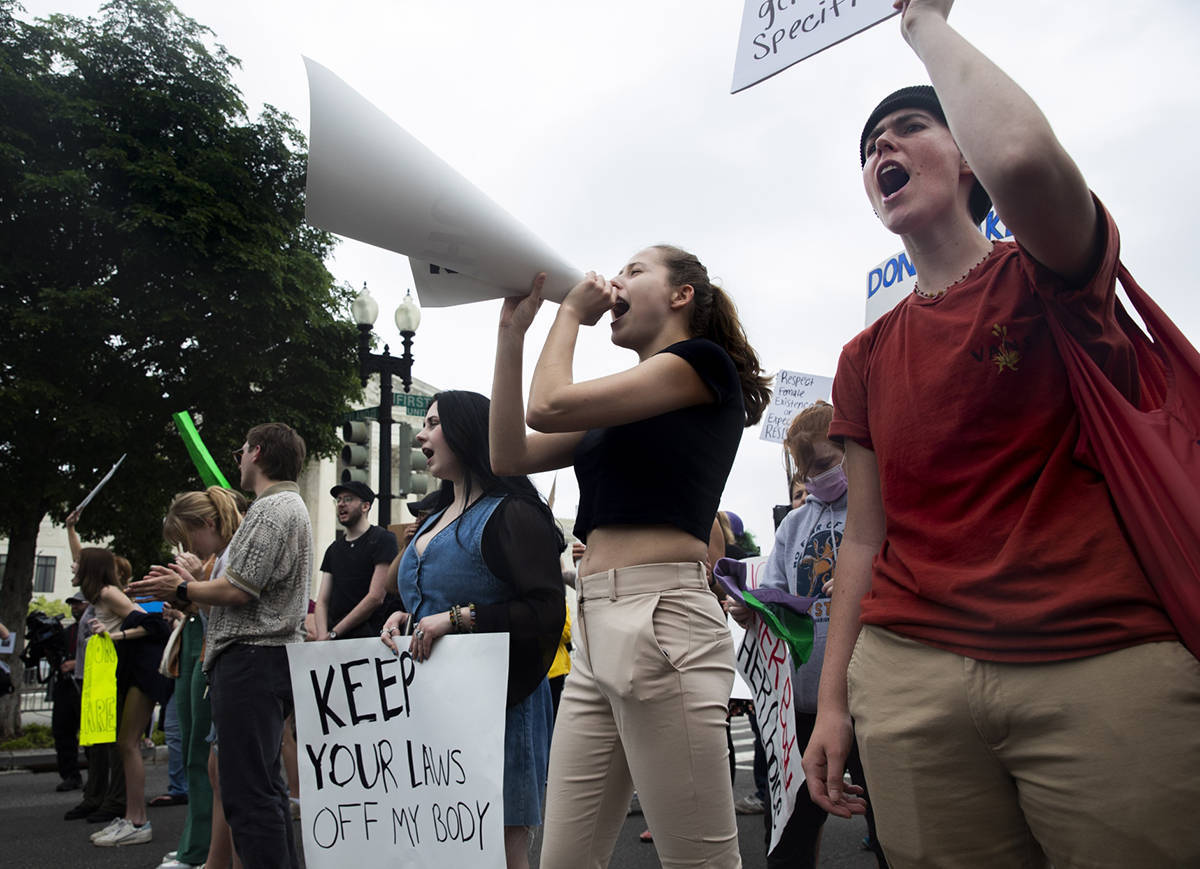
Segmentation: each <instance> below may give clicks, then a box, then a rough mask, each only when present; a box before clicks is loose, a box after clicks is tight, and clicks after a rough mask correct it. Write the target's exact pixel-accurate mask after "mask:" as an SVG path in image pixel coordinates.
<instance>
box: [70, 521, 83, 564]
mask: <svg viewBox="0 0 1200 869" xmlns="http://www.w3.org/2000/svg"><path fill="white" fill-rule="evenodd" d="M67 546H68V547H69V548H70V550H71V560H72V561H76V562H77V561H79V553H81V552H83V543H81V542H80V540H79V533H78V532H77V531H76V530H75V526H74V525H68V526H67Z"/></svg>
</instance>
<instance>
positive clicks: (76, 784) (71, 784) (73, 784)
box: [55, 778, 83, 794]
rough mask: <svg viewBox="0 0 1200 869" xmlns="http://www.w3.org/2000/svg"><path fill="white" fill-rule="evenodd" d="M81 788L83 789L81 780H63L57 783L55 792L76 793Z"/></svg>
mask: <svg viewBox="0 0 1200 869" xmlns="http://www.w3.org/2000/svg"><path fill="white" fill-rule="evenodd" d="M81 787H83V780H82V779H77V778H65V779H63V780H62V781H60V782H59V783H58V787H56V788H55V790H56V791H58V792H59V793H60V794H61V793H63V792H64V791H77V790H79V789H80V788H81Z"/></svg>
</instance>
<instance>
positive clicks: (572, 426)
mask: <svg viewBox="0 0 1200 869" xmlns="http://www.w3.org/2000/svg"><path fill="white" fill-rule="evenodd" d="M611 307H612V291H611V289H610V288H609V286H608V283H607V282H606V281H605V280H604V278H603V277H602V276H600V275H596V274H594V273H592V272H589V273H588V276H587V277H586V278H584V280H583V281H582V282H581V283H580V284H578V285H577V286H576V287H575V288H574V289H572V290H571V292H570V294H568V296H567V298H566V299H564V300H563V303H562V304H561V305H560V306H559V308H558V313H557V315H556V316H555V318H554V325H553V326H551V327H550V334H549V335H548V336H546V345H545V347H543V348H542V355H541V356H540V357H538V362H537V367H536V368H535V369H534V372H533V383H532V384H531V386H530V389H529V412H528V414H527V417H526V421H527V422H528V423H529V425H530V426H531V427H532V428H534V429H536V430H537V431H539V432H578V431H586V430H588V429H592V428H601V427H604V426H612V425H623V424H625V423H629V422H635V421H637V420H640V419H647V418H649V417H652V416H658V415H659V414H662V413H669V412H670V411H672V410H679V409H680V408H683V407H691V406H692V405H696V404H710V403H712V402H713V400H714V399H715V396H714V395H713V393H712V391H711V390H710V389H709V388H708V386H706V385H705V383H704V381H703V380H701V378H700V375H699V374H697V373H696V369H694V368H693V367H692V366H691V364H690V363H688V362H687V361H686V360H684V359H683V358H681V357H679V356H676V355H675V354H673V353H659V354H656V355H654V356H651V357H650V358H649V359H646V360H645V361H644V362H642V363H641V364H639V365H637V366H635V367H634V368H630V369H628V370H626V371H622V372H620V373H618V374H610V375H609V376H607V377H600V378H597V379H595V380H585V381H583V382H582V383H576V382H575V379H574V374H573V363H574V358H575V342H576V339H577V338H578V336H579V327H580V326H582V325H588V326H591V325H594V324H595V323H596V321H597V320H599V318H600V316H601V315H602V314H603V313H604V312H605V311H606V310H608V309H609V308H611Z"/></svg>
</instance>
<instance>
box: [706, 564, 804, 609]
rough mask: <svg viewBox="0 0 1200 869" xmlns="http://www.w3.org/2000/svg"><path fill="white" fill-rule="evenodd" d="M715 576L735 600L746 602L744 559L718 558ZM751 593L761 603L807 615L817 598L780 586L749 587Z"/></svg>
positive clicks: (714, 570)
mask: <svg viewBox="0 0 1200 869" xmlns="http://www.w3.org/2000/svg"><path fill="white" fill-rule="evenodd" d="M713 576H715V577H716V578H717V582H719V583H721V586H722V587H723V588H724V589H725V591H726V592H728V593H729V595H730V596H731V597H732V598H734V600H736V601H737V602H738V603H741V604H745V601H744V600H743V594H744V593H745V592H746V591H747V588H746V577H747V568H746V563H745V562H744V561H737V560H736V559H733V558H720V559H718V560H717V566H716V567H715V568H713ZM749 593H750V594H752V595H754V599H755V600H757V601H758V602H759V603H764V604H776V605H778V606H782V607H786V608H787V609H790V610H791V611H792V612H794V613H796V614H797V615H805V614H806V613H807V612H808V610H809V607H811V606H812V605H813V601H815V600H816V599H817V598H816V597H797V596H796V595H794V594H789V593H788V592H786V591H783V590H782V589H778V588H754V589H749Z"/></svg>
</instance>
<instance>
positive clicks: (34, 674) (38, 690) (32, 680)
mask: <svg viewBox="0 0 1200 869" xmlns="http://www.w3.org/2000/svg"><path fill="white" fill-rule="evenodd" d="M42 666H43V667H45V666H46V664H45V662H44V661H43V662H42ZM21 682H22V684H21V711H22V712H50V711H51V710H53V709H54V702H53V698H51V696H50V686H51V683H50V682H46V683H44V684H43V683H41V682H39V681H38V671H37V669H32V668H30V667H26V668H25V672H24V677H23V678H22V680H21Z"/></svg>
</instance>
